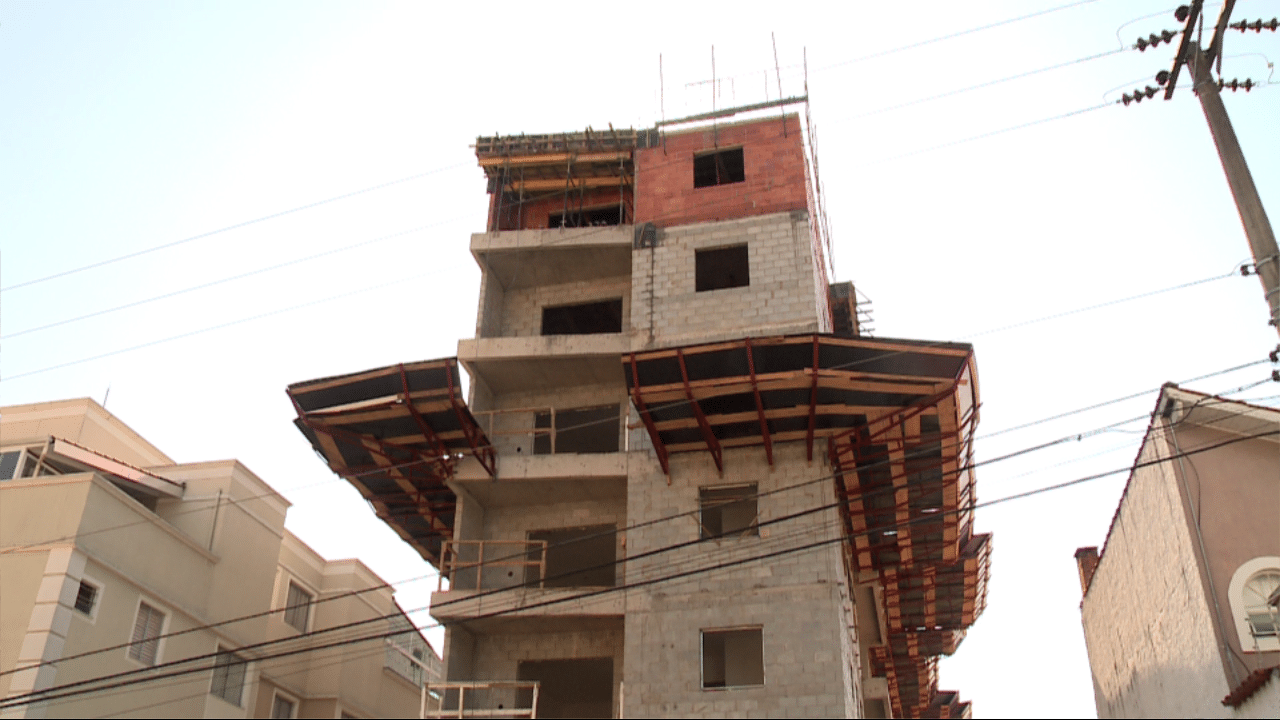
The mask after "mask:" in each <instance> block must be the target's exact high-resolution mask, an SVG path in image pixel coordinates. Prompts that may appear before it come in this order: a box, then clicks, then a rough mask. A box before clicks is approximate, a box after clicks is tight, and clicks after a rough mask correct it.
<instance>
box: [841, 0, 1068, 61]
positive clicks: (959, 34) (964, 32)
mask: <svg viewBox="0 0 1280 720" xmlns="http://www.w3.org/2000/svg"><path fill="white" fill-rule="evenodd" d="M1091 2H1094V0H1081V1H1080V2H1074V3H1071V4H1069V5H1059V6H1057V7H1052V8H1049V9H1047V10H1040V11H1038V12H1033V13H1031V14H1030V15H1020V16H1018V17H1014V18H1009V19H1007V20H1000V21H998V22H993V23H989V24H987V25H982V26H979V27H975V28H969V29H968V30H961V31H959V32H953V33H949V34H947V35H940V36H938V37H935V38H930V39H928V40H921V41H919V42H914V43H911V44H908V45H901V46H899V47H895V48H890V49H888V50H879V51H877V52H874V53H871V54H870V55H863V56H861V57H856V58H854V59H852V60H845V61H843V62H838V63H835V64H833V65H825V66H823V67H820V68H817V69H816V70H815V72H817V71H822V70H830V69H832V68H838V67H844V66H845V65H852V64H854V63H860V62H865V61H867V60H872V59H874V58H879V57H884V56H886V55H893V54H896V53H900V52H904V51H906V50H914V49H915V48H918V47H923V46H925V45H932V44H933V43H938V42H942V41H943V40H951V39H953V38H958V37H963V36H965V35H972V34H973V33H978V32H982V31H984V30H990V29H992V28H998V27H1000V26H1002V25H1011V24H1013V23H1017V22H1022V21H1023V20H1030V19H1032V18H1037V17H1040V16H1042V15H1048V14H1050V13H1055V12H1058V11H1059V10H1069V9H1071V8H1074V7H1079V6H1081V5H1088V4H1089V3H1091Z"/></svg>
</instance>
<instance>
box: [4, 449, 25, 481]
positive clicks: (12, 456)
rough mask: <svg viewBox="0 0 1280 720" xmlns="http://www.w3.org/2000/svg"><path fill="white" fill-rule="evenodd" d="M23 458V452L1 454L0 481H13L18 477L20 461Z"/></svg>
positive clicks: (15, 451) (14, 451)
mask: <svg viewBox="0 0 1280 720" xmlns="http://www.w3.org/2000/svg"><path fill="white" fill-rule="evenodd" d="M21 457H22V451H21V450H11V451H9V452H6V453H0V480H12V479H13V478H15V477H16V476H17V475H18V460H19V458H21Z"/></svg>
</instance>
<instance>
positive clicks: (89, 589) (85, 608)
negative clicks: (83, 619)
mask: <svg viewBox="0 0 1280 720" xmlns="http://www.w3.org/2000/svg"><path fill="white" fill-rule="evenodd" d="M97 601H98V588H97V587H96V586H94V585H91V584H89V583H87V582H85V581H83V580H81V581H80V589H78V590H76V606H75V607H76V610H77V611H79V612H81V613H83V614H85V615H89V616H92V615H93V605H94V603H96V602H97Z"/></svg>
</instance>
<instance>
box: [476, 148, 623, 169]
mask: <svg viewBox="0 0 1280 720" xmlns="http://www.w3.org/2000/svg"><path fill="white" fill-rule="evenodd" d="M630 159H631V153H630V152H629V151H619V152H586V153H544V154H535V155H512V156H510V157H486V158H480V167H483V168H489V167H503V166H504V165H510V166H511V167H519V166H521V165H525V166H528V165H557V166H559V165H563V164H565V163H567V162H569V161H570V160H573V162H574V163H575V164H581V163H605V162H607V163H613V162H617V161H618V160H630Z"/></svg>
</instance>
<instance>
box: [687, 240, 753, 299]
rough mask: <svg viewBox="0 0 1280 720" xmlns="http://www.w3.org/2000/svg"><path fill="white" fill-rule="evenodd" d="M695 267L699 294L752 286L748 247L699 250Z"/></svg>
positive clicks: (695, 259)
mask: <svg viewBox="0 0 1280 720" xmlns="http://www.w3.org/2000/svg"><path fill="white" fill-rule="evenodd" d="M694 266H695V272H694V278H695V282H696V283H697V291H698V292H706V291H708V290H722V289H724V288H735V287H746V286H748V285H750V284H751V266H750V263H749V262H748V261H747V246H746V245H734V246H732V247H723V248H712V249H710V250H698V251H696V252H695V253H694Z"/></svg>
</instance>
